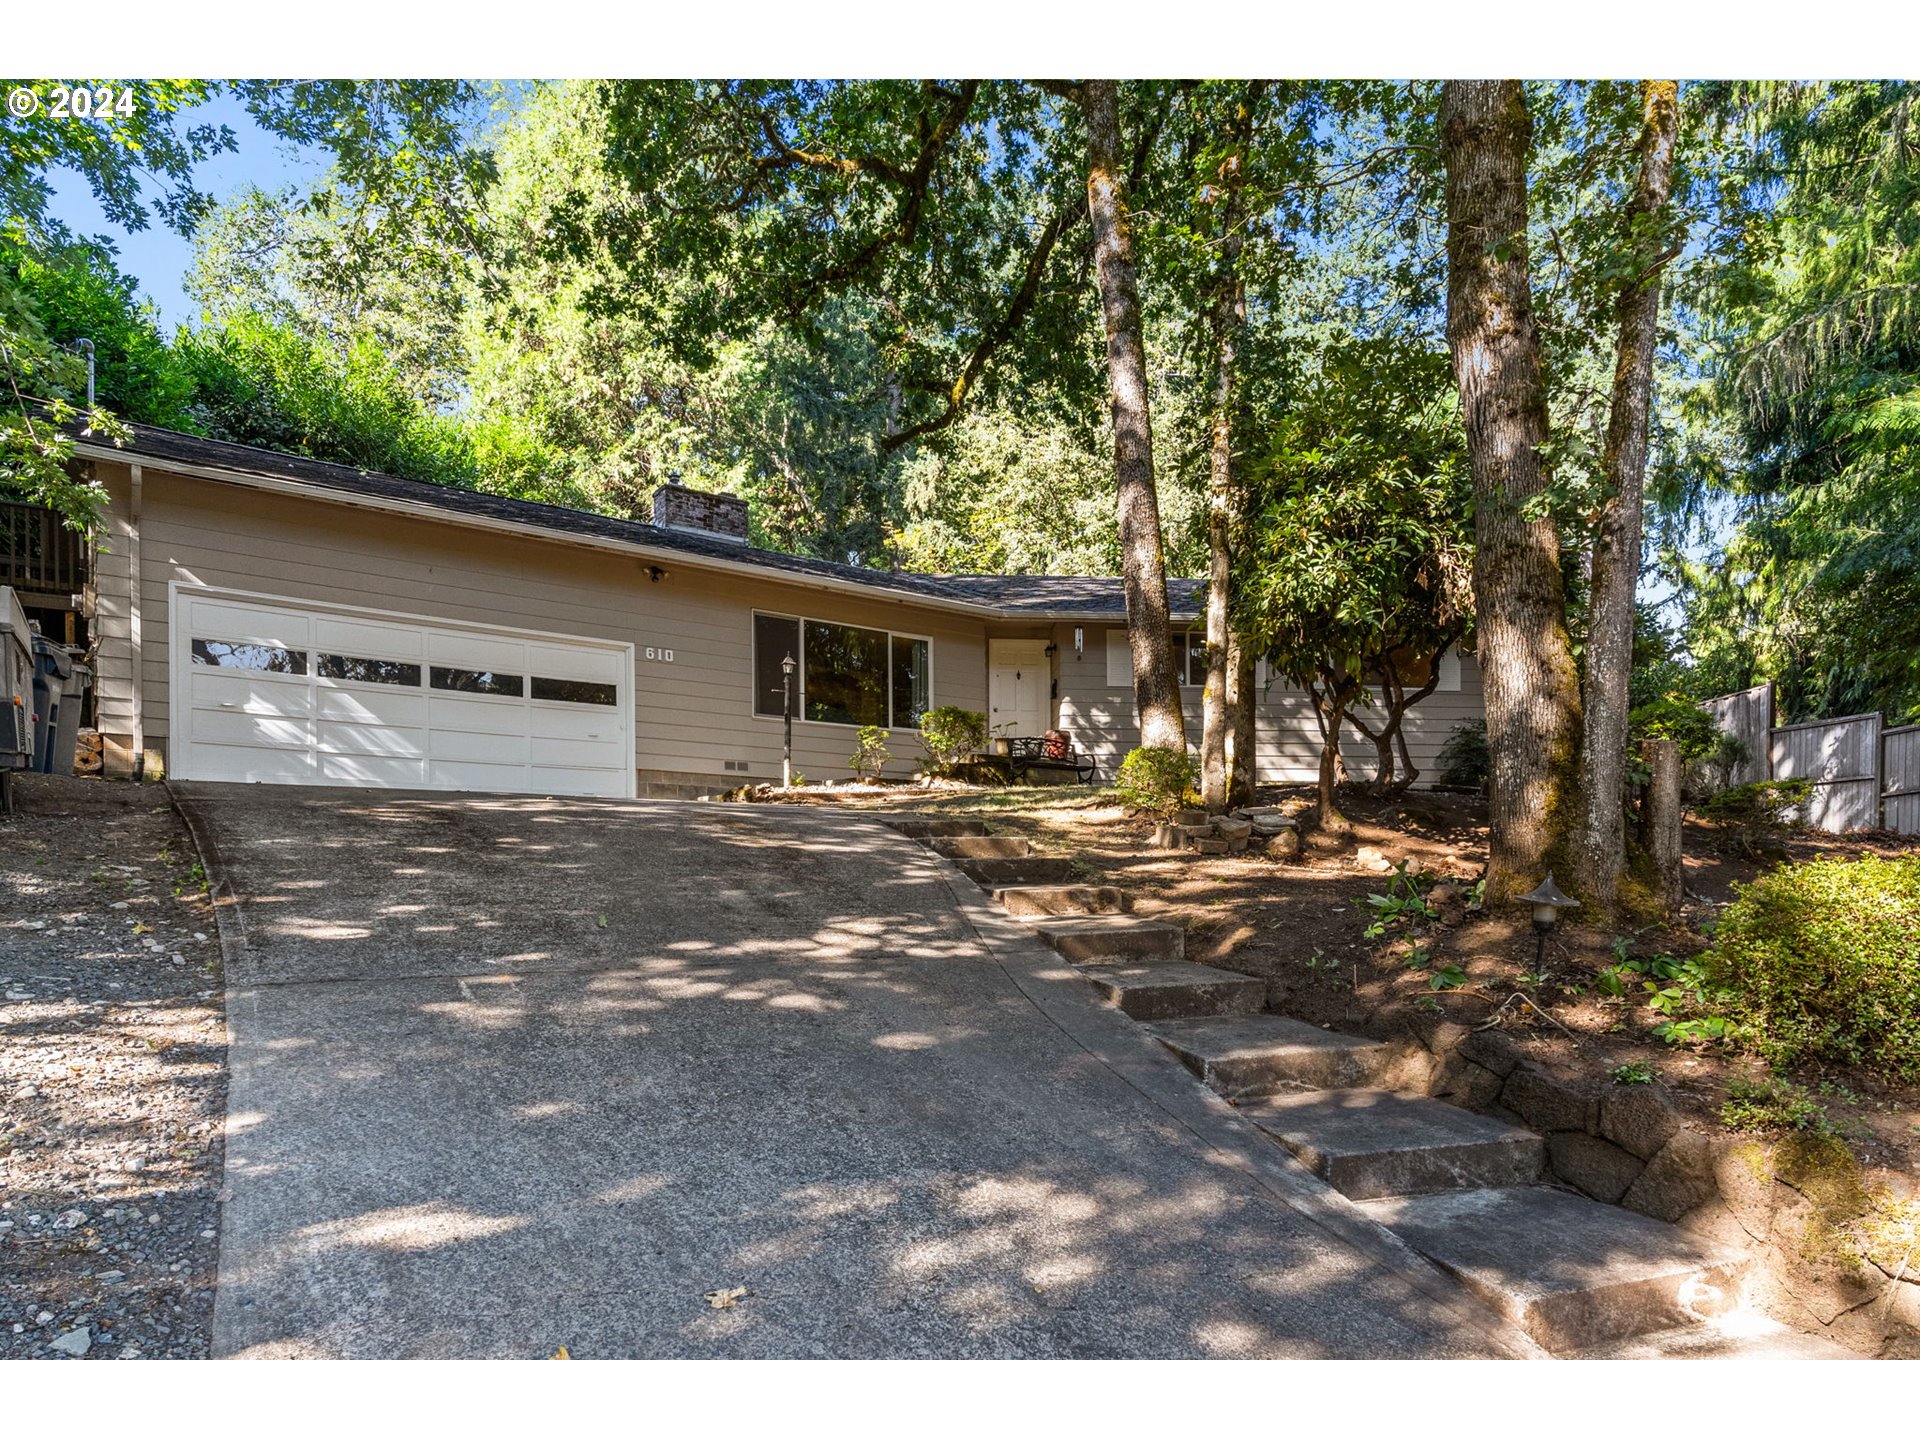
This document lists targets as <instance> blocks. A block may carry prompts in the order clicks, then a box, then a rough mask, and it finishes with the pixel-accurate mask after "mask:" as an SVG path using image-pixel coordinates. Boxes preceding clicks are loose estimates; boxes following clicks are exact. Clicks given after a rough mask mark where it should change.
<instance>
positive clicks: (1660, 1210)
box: [1620, 1130, 1717, 1222]
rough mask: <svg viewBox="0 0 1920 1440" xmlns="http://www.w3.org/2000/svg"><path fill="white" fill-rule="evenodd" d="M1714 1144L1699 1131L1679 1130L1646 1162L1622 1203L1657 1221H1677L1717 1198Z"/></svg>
mask: <svg viewBox="0 0 1920 1440" xmlns="http://www.w3.org/2000/svg"><path fill="white" fill-rule="evenodd" d="M1716 1193H1717V1192H1716V1191H1715V1188H1714V1183H1713V1146H1712V1144H1711V1143H1710V1142H1709V1141H1708V1140H1707V1137H1706V1136H1704V1135H1702V1134H1700V1133H1699V1132H1698V1131H1696V1130H1677V1131H1676V1132H1675V1133H1674V1135H1673V1137H1672V1138H1671V1139H1669V1140H1668V1141H1667V1143H1666V1144H1665V1145H1663V1146H1661V1148H1660V1150H1659V1152H1658V1153H1656V1154H1655V1155H1654V1156H1653V1158H1652V1159H1650V1160H1648V1161H1647V1168H1646V1169H1645V1170H1642V1171H1641V1172H1640V1178H1639V1179H1637V1180H1635V1181H1634V1182H1633V1184H1632V1185H1631V1186H1630V1187H1629V1188H1628V1190H1627V1193H1626V1195H1625V1196H1623V1197H1622V1199H1621V1201H1620V1203H1621V1204H1623V1205H1625V1206H1626V1207H1627V1208H1628V1209H1629V1210H1638V1211H1639V1212H1640V1213H1641V1214H1642V1215H1651V1216H1652V1217H1653V1218H1654V1219H1656V1220H1666V1221H1668V1222H1672V1221H1677V1220H1678V1219H1679V1218H1680V1217H1681V1216H1683V1215H1686V1214H1689V1213H1691V1212H1692V1211H1694V1210H1697V1209H1699V1208H1700V1207H1701V1206H1702V1205H1705V1204H1706V1203H1707V1202H1708V1201H1709V1200H1711V1199H1713V1198H1714V1195H1715V1194H1716Z"/></svg>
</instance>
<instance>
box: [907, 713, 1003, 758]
mask: <svg viewBox="0 0 1920 1440" xmlns="http://www.w3.org/2000/svg"><path fill="white" fill-rule="evenodd" d="M920 743H921V744H922V745H925V746H926V747H927V756H928V758H929V760H930V762H931V764H930V768H931V769H932V770H933V772H934V774H936V775H945V774H947V773H949V772H950V771H951V770H952V769H953V768H954V766H956V765H958V764H959V763H960V762H961V761H962V760H964V759H966V758H967V756H969V755H971V754H973V753H974V752H975V751H976V750H984V749H986V748H987V717H986V716H985V715H983V714H981V713H980V712H979V711H978V710H963V709H961V708H960V707H959V706H958V705H942V706H940V707H938V708H937V709H934V710H929V711H927V712H926V713H925V714H923V715H922V716H921V717H920Z"/></svg>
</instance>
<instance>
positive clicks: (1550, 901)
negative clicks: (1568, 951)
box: [1515, 870, 1580, 971]
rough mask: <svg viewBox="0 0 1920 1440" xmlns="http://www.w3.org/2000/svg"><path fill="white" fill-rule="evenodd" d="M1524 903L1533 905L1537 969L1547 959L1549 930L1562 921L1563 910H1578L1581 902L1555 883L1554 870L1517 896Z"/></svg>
mask: <svg viewBox="0 0 1920 1440" xmlns="http://www.w3.org/2000/svg"><path fill="white" fill-rule="evenodd" d="M1515 898H1516V899H1517V900H1519V902H1520V903H1521V904H1522V905H1531V906H1532V907H1533V933H1534V937H1535V939H1534V946H1533V968H1534V969H1535V970H1536V971H1537V970H1539V969H1540V967H1541V965H1542V964H1543V963H1544V961H1545V959H1546V953H1547V932H1548V931H1549V930H1551V929H1553V928H1554V926H1556V925H1558V924H1559V923H1560V912H1561V911H1562V910H1578V909H1579V908H1580V902H1579V901H1578V900H1576V899H1574V898H1573V897H1572V896H1571V895H1568V894H1565V893H1563V892H1562V891H1561V889H1560V887H1559V886H1558V885H1556V884H1554V883H1553V872H1552V871H1551V870H1549V871H1548V872H1547V878H1546V879H1544V880H1542V881H1541V882H1540V883H1539V885H1538V886H1536V887H1535V888H1534V889H1532V890H1529V891H1528V892H1527V893H1526V894H1525V895H1519V896H1516V897H1515Z"/></svg>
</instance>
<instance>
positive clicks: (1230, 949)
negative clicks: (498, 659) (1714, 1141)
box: [775, 786, 1920, 1173]
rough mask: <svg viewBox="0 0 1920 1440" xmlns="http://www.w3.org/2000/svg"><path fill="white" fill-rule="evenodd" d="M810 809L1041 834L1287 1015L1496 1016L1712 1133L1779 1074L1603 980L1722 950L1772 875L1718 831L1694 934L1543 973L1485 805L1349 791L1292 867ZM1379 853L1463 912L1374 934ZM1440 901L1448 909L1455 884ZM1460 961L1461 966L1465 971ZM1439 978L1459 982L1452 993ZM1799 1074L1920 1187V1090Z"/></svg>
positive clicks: (1455, 798) (1703, 861)
mask: <svg viewBox="0 0 1920 1440" xmlns="http://www.w3.org/2000/svg"><path fill="white" fill-rule="evenodd" d="M775 793H776V795H777V794H778V792H775ZM795 799H796V800H797V801H798V802H799V803H814V804H837V805H846V806H851V807H858V808H863V809H889V810H891V809H898V810H913V811H917V812H924V813H928V814H953V815H973V816H978V817H980V818H982V819H985V820H987V821H988V822H989V824H990V825H991V826H992V828H993V829H994V830H996V831H998V832H1003V833H1008V834H1023V835H1026V836H1027V837H1028V838H1030V839H1031V840H1032V841H1033V842H1034V845H1035V847H1036V849H1038V850H1041V851H1043V852H1045V853H1048V854H1058V855H1070V856H1073V857H1074V858H1076V859H1077V860H1078V861H1080V862H1081V864H1082V865H1084V866H1085V867H1086V872H1087V877H1088V878H1089V879H1093V878H1098V879H1101V880H1104V881H1106V882H1108V883H1111V884H1116V885H1124V886H1126V887H1127V888H1128V889H1129V890H1130V891H1132V893H1133V895H1134V902H1135V909H1136V911H1137V912H1138V913H1140V914H1143V915H1156V916H1159V917H1161V918H1166V919H1180V920H1183V921H1184V922H1185V923H1186V924H1187V926H1188V942H1189V943H1188V952H1187V953H1188V956H1189V958H1191V959H1194V960H1198V961H1201V962H1203V963H1205V964H1209V965H1216V966H1219V967H1221V968H1223V969H1228V970H1237V971H1240V972H1242V973H1244V974H1249V975H1258V976H1260V977H1262V978H1263V979H1265V980H1266V981H1267V982H1268V1001H1269V1005H1270V1006H1271V1008H1273V1009H1274V1010H1276V1011H1279V1012H1282V1013H1285V1014H1289V1015H1293V1016H1297V1017H1298V1018H1300V1019H1304V1020H1310V1021H1313V1022H1314V1023H1316V1024H1326V1025H1332V1026H1334V1027H1336V1028H1339V1029H1343V1030H1348V1031H1353V1032H1355V1033H1363V1034H1368V1035H1374V1036H1380V1037H1386V1036H1391V1035H1393V1034H1395V1033H1398V1032H1400V1031H1402V1030H1404V1029H1405V1028H1407V1027H1409V1026H1410V1025H1412V1024H1417V1023H1418V1022H1420V1021H1421V1020H1423V1019H1426V1018H1428V1017H1432V1016H1443V1017H1444V1018H1447V1019H1450V1020H1453V1021H1457V1022H1459V1023H1461V1024H1465V1025H1471V1026H1478V1025H1482V1024H1486V1023H1488V1022H1492V1023H1494V1024H1497V1025H1499V1026H1500V1027H1501V1028H1502V1029H1503V1030H1505V1031H1506V1032H1507V1033H1508V1034H1509V1035H1511V1036H1512V1037H1513V1038H1514V1039H1515V1040H1517V1041H1519V1042H1520V1043H1521V1044H1522V1046H1523V1047H1524V1048H1525V1050H1526V1051H1527V1052H1528V1053H1529V1054H1530V1055H1531V1056H1532V1057H1533V1058H1534V1059H1535V1060H1537V1061H1538V1062H1540V1063H1541V1064H1542V1065H1544V1066H1545V1067H1547V1068H1548V1069H1550V1070H1564V1071H1567V1072H1574V1071H1579V1072H1584V1073H1587V1074H1589V1075H1591V1074H1593V1073H1596V1072H1599V1073H1605V1072H1608V1071H1611V1070H1613V1069H1615V1068H1616V1067H1618V1066H1623V1065H1642V1066H1646V1067H1649V1068H1651V1069H1652V1070H1653V1071H1654V1072H1656V1073H1657V1074H1658V1076H1659V1078H1660V1079H1661V1080H1662V1081H1664V1082H1665V1083H1666V1084H1667V1086H1668V1087H1669V1088H1670V1089H1671V1090H1672V1091H1673V1093H1674V1096H1675V1098H1676V1100H1677V1101H1678V1102H1679V1103H1680V1104H1681V1105H1682V1106H1683V1107H1684V1108H1686V1109H1688V1110H1689V1111H1691V1112H1693V1113H1694V1114H1696V1115H1698V1116H1700V1117H1702V1118H1703V1119H1706V1120H1709V1121H1710V1122H1712V1123H1715V1124H1717V1123H1718V1115H1719V1110H1720V1107H1721V1105H1722V1104H1723V1103H1724V1102H1725V1101H1726V1099H1727V1088H1728V1084H1729V1082H1731V1081H1732V1080H1734V1079H1736V1078H1738V1077H1749V1078H1758V1077H1761V1076H1764V1075H1765V1074H1766V1073H1767V1072H1766V1068H1765V1066H1764V1065H1762V1064H1760V1063H1759V1062H1757V1061H1755V1060H1753V1059H1751V1058H1749V1057H1746V1056H1742V1055H1739V1054H1735V1053H1729V1052H1727V1051H1726V1050H1724V1049H1722V1048H1719V1047H1716V1046H1712V1045H1685V1046H1674V1045H1670V1044H1668V1043H1667V1042H1666V1041H1664V1040H1662V1039H1660V1038H1658V1037H1656V1036H1655V1034H1654V1026H1655V1025H1656V1024H1658V1023H1659V1022H1660V1021H1661V1020H1662V1019H1663V1018H1665V1017H1663V1016H1661V1015H1659V1014H1656V1013H1655V1012H1654V1011H1653V1010H1651V1009H1649V1008H1648V1007H1647V1006H1646V1005H1645V1004H1644V1003H1640V1002H1639V1000H1638V999H1637V998H1636V997H1634V996H1632V995H1629V996H1628V997H1626V998H1620V999H1615V998H1611V997H1608V996H1606V995H1604V994H1602V993H1600V992H1599V990H1598V989H1597V988H1596V986H1595V980H1596V977H1597V976H1598V975H1599V973H1600V971H1601V970H1603V969H1605V968H1607V967H1609V966H1611V965H1613V964H1615V963H1616V962H1617V960H1618V959H1619V958H1621V955H1622V954H1625V955H1628V956H1634V957H1643V958H1651V957H1653V956H1656V955H1662V954H1669V955H1674V956H1679V957H1683V958H1684V957H1686V956H1688V955H1692V954H1695V953H1697V952H1699V951H1700V950H1702V949H1703V948H1705V946H1706V943H1707V941H1706V937H1705V935H1704V934H1703V933H1702V931H1701V929H1700V927H1701V926H1702V925H1703V924H1705V923H1707V922H1710V921H1711V920H1712V918H1713V917H1714V916H1715V915H1716V914H1717V913H1718V912H1719V910H1720V909H1721V908H1722V907H1724V906H1725V905H1726V904H1727V903H1728V902H1729V901H1730V900H1731V899H1732V898H1733V891H1732V886H1733V885H1734V884H1735V883H1736V882H1742V881H1748V880H1751V879H1753V878H1754V877H1755V876H1756V875H1758V874H1759V873H1760V872H1761V870H1762V869H1764V868H1767V864H1763V863H1762V862H1758V861H1755V860H1751V859H1748V858H1746V857H1744V856H1742V855H1740V854H1739V853H1737V851H1736V850H1735V849H1734V847H1732V846H1731V845H1730V844H1729V843H1728V842H1727V841H1726V839H1725V838H1724V837H1723V836H1722V835H1721V834H1720V833H1719V832H1718V831H1716V829H1715V828H1714V827H1712V826H1710V825H1706V824H1699V823H1689V824H1688V826H1687V833H1686V838H1685V852H1686V862H1685V863H1686V884H1687V889H1688V892H1689V900H1688V904H1687V907H1686V910H1685V912H1684V914H1683V915H1682V916H1681V917H1680V921H1679V923H1677V924H1675V925H1673V926H1671V927H1669V926H1665V925H1660V926H1651V927H1646V928H1642V929H1637V930H1627V931H1616V930H1613V929H1610V928H1603V927H1596V926H1590V925H1582V924H1579V923H1577V921H1570V922H1569V923H1566V924H1563V925H1562V926H1561V927H1560V928H1559V929H1558V930H1556V931H1555V932H1554V933H1553V935H1552V936H1551V937H1550V939H1549V940H1548V942H1547V944H1546V946H1545V948H1544V955H1543V957H1542V959H1541V960H1540V961H1539V962H1538V964H1537V965H1536V960H1535V954H1536V944H1537V938H1536V936H1535V933H1534V931H1533V929H1532V927H1531V925H1530V924H1529V922H1528V919H1527V917H1526V916H1525V915H1524V914H1513V915H1510V916H1509V915H1501V916H1498V917H1493V916H1482V915H1480V914H1478V913H1477V912H1475V911H1472V910H1469V909H1468V906H1467V901H1468V899H1469V896H1468V894H1467V890H1468V887H1469V886H1470V885H1471V883H1472V882H1473V881H1474V880H1475V879H1476V878H1477V877H1478V876H1479V874H1480V873H1481V871H1482V870H1483V869H1484V867H1485V864H1486V845H1487V832H1486V823H1485V807H1484V804H1483V803H1482V802H1481V800H1480V799H1479V797H1478V796H1468V795H1458V794H1447V793H1440V792H1429V791H1422V792H1414V793H1410V794H1408V795H1405V796H1403V797H1401V798H1400V799H1398V800H1391V801H1377V800H1374V799H1371V798H1370V797H1368V796H1367V795H1365V794H1364V793H1363V792H1362V791H1360V790H1358V789H1355V790H1353V791H1352V792H1351V793H1349V792H1348V791H1345V790H1343V792H1342V795H1341V802H1340V803H1341V806H1342V809H1343V810H1344V812H1345V813H1346V814H1347V816H1348V817H1349V818H1350V819H1351V820H1353V822H1354V837H1353V843H1352V844H1351V845H1347V846H1341V847H1332V846H1328V847H1326V848H1321V847H1320V846H1316V845H1315V844H1313V843H1311V841H1310V842H1309V845H1308V846H1307V851H1306V853H1305V854H1304V855H1303V857H1302V858H1301V859H1300V860H1298V861H1294V862H1285V863H1283V862H1280V861H1278V860H1276V859H1269V858H1268V857H1267V856H1266V855H1265V854H1264V853H1262V852H1260V851H1257V850H1255V851H1249V852H1247V853H1246V854H1245V855H1242V856H1222V857H1203V856H1198V855H1193V854H1190V853H1184V852H1170V851H1165V850H1156V849H1154V848H1152V846H1151V844H1150V842H1149V837H1150V833H1151V830H1152V825H1151V823H1150V822H1149V821H1147V820H1144V819H1141V818H1139V817H1136V816H1130V815H1129V814H1127V813H1126V812H1125V811H1124V810H1123V809H1121V808H1120V807H1119V806H1118V805H1117V804H1115V802H1114V801H1113V799H1112V795H1111V792H1110V791H1104V790H1088V789H1085V788H1080V787H1060V788H1053V789H1024V790H1023V789H1017V788H1016V789H1003V790H991V791H983V790H937V789H934V790H930V789H926V788H922V787H919V786H894V787H880V786H866V787H846V786H842V787H818V788H816V789H814V790H811V791H809V792H806V793H804V794H801V795H798V796H796V797H795ZM1259 800H1260V803H1261V804H1265V805H1279V806H1281V807H1282V808H1284V809H1286V810H1288V811H1290V812H1294V813H1302V812H1305V811H1307V810H1309V809H1310V808H1311V805H1312V791H1311V789H1310V787H1305V786H1296V787H1275V786H1265V787H1262V790H1261V794H1260V796H1259ZM1362 847H1372V848H1373V849H1374V850H1377V851H1379V852H1380V854H1381V855H1382V856H1384V858H1385V859H1386V860H1387V861H1388V862H1392V863H1394V864H1399V863H1404V864H1405V866H1406V868H1407V869H1408V870H1410V871H1419V872H1426V873H1427V874H1428V875H1429V876H1433V877H1438V880H1439V881H1440V882H1441V883H1442V884H1445V885H1447V886H1448V887H1449V889H1451V890H1452V891H1454V892H1456V898H1454V899H1452V900H1451V901H1449V902H1448V903H1444V904H1442V905H1441V906H1440V907H1439V908H1440V915H1439V917H1438V918H1437V919H1434V920H1421V921H1418V922H1416V923H1414V924H1412V925H1396V926H1392V927H1389V929H1388V931H1387V933H1386V934H1383V935H1381V936H1379V937H1377V938H1369V937H1368V935H1367V933H1366V932H1367V930H1368V927H1369V926H1370V925H1372V924H1373V922H1374V918H1375V916H1374V911H1373V909H1372V908H1371V907H1369V905H1368V904H1367V897H1368V896H1369V895H1377V894H1382V893H1385V892H1387V891H1388V890H1389V889H1390V888H1391V884H1390V882H1392V881H1393V879H1394V876H1393V873H1392V872H1391V871H1390V870H1389V871H1386V872H1380V871H1376V870H1372V869H1369V868H1367V866H1366V864H1365V863H1364V862H1363V860H1362V858H1361V857H1362V856H1363V855H1364V853H1365V851H1364V849H1363V848H1362ZM1787 849H1788V853H1789V857H1790V858H1791V859H1793V860H1796V861H1799V860H1808V859H1813V858H1815V857H1817V856H1820V855H1845V856H1852V855H1857V854H1860V853H1861V852H1863V851H1868V850H1871V851H1875V852H1878V853H1881V854H1893V853H1900V852H1903V851H1911V850H1915V849H1920V842H1916V841H1915V840H1914V838H1913V837H1911V836H1894V835H1885V834H1855V835H1850V836H1844V837H1842V836H1830V835H1805V836H1800V837H1797V838H1795V839H1793V840H1791V841H1790V842H1788V845H1787ZM1767 863H1773V862H1767ZM1438 893H1439V895H1440V896H1441V897H1443V898H1444V897H1446V896H1447V894H1448V890H1447V889H1441V890H1439V891H1438ZM1577 913H1578V912H1573V914H1574V915H1576V916H1577ZM1617 945H1624V950H1623V951H1621V950H1617V949H1616V946H1617ZM1416 952H1417V953H1416ZM1410 962H1411V963H1410ZM1448 967H1457V971H1458V972H1459V974H1458V976H1456V975H1454V974H1453V973H1451V972H1449V970H1448ZM1437 976H1445V978H1446V981H1448V982H1452V981H1455V980H1456V979H1457V983H1453V984H1451V986H1450V988H1435V980H1436V977H1437ZM1785 1078H1787V1079H1789V1080H1791V1081H1792V1082H1793V1083H1795V1084H1798V1085H1800V1086H1803V1087H1805V1088H1806V1089H1807V1090H1808V1091H1809V1092H1811V1093H1812V1095H1813V1096H1814V1097H1815V1099H1816V1100H1817V1101H1818V1103H1820V1104H1821V1105H1823V1106H1824V1107H1825V1109H1826V1111H1827V1114H1828V1117H1829V1119H1830V1120H1831V1122H1832V1124H1833V1125H1834V1126H1835V1127H1836V1128H1837V1129H1838V1130H1839V1132H1840V1133H1841V1134H1842V1135H1844V1136H1845V1137H1846V1138H1847V1140H1848V1141H1849V1143H1850V1144H1851V1145H1852V1146H1853V1148H1854V1150H1855V1151H1856V1153H1858V1154H1859V1156H1860V1158H1861V1160H1862V1161H1863V1162H1864V1163H1865V1164H1867V1165H1870V1166H1885V1167H1888V1168H1892V1169H1904V1170H1906V1171H1908V1172H1909V1173H1920V1087H1913V1086H1898V1085H1892V1084H1888V1083H1886V1082H1883V1081H1880V1080H1877V1079H1875V1078H1874V1077H1873V1076H1871V1075H1868V1074H1865V1073H1864V1072H1861V1071H1858V1070H1855V1069H1852V1068H1849V1067H1839V1066H1823V1065H1809V1066H1803V1067H1801V1068H1800V1069H1798V1070H1796V1071H1793V1072H1791V1073H1789V1074H1788V1075H1787V1076H1786V1077H1785Z"/></svg>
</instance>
